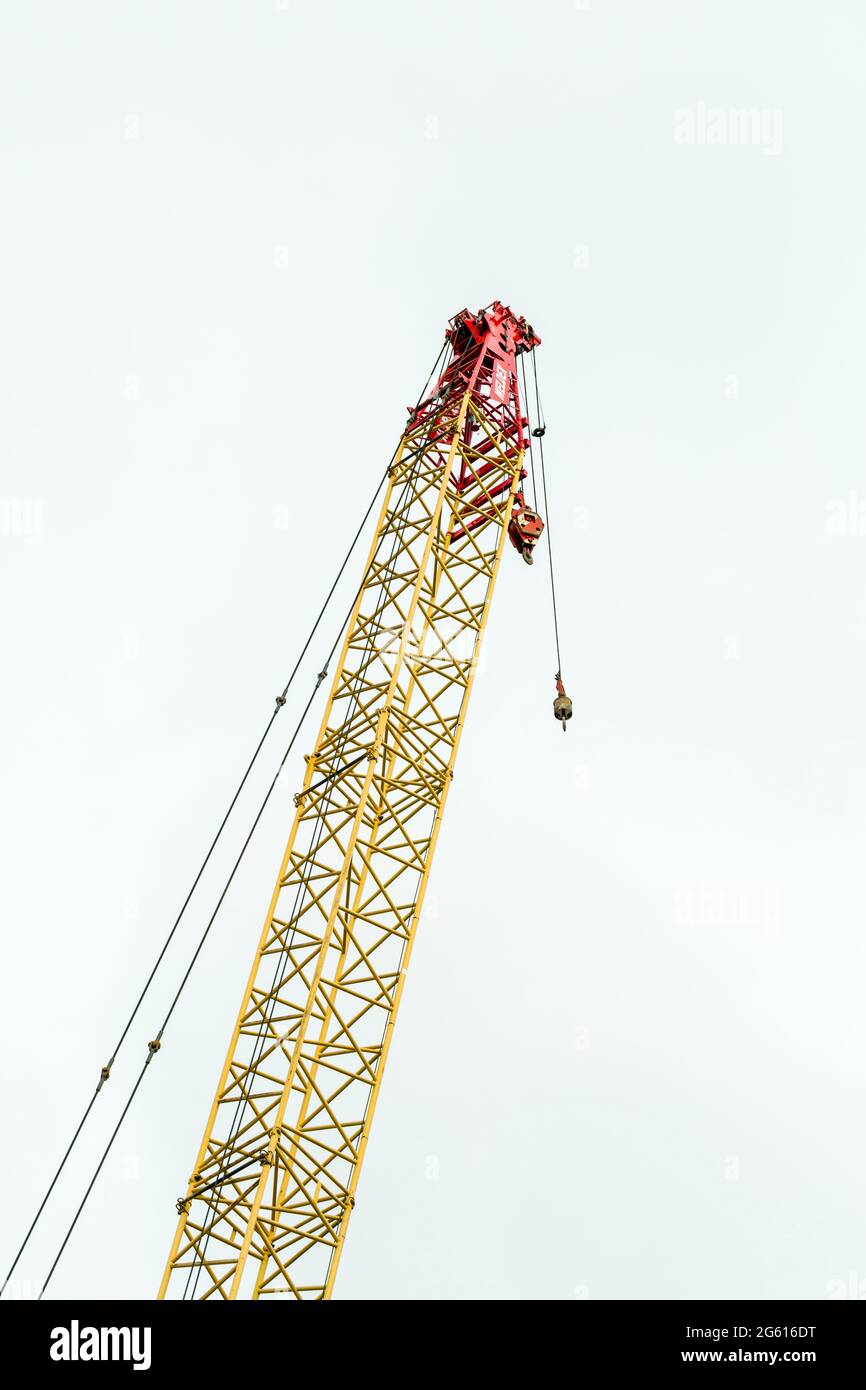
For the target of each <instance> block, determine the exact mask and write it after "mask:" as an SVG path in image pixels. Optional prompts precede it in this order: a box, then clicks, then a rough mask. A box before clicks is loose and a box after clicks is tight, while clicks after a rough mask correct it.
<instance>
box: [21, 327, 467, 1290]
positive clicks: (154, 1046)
mask: <svg viewBox="0 0 866 1390" xmlns="http://www.w3.org/2000/svg"><path fill="white" fill-rule="evenodd" d="M449 346H450V345H449V342H448V339H446V342H445V343H443V345H442V347H441V350H439V353H438V356H436V360H435V363H434V366H432V368H431V371H430V375H428V378H427V382H425V385H424V389H423V392H421V395H420V396H418V399H417V402H416V406H414V409H416V410H417V407H418V406H420V404H421V402H423V400H424V398H425V395H427V389H428V386H430V382H431V379H432V378H434V375H435V374H436V373H438V371H439V366H441V361H442V359H443V356H445V354H446V352H448V350H449ZM399 448H400V442H398V446H396V449H395V450H393V453H392V456H391V460H389V463H388V467H386V468H385V473H384V474H382V477H381V480H379V482H378V486H377V489H375V493H374V495H373V499H371V502H370V505H368V507H367V512H366V513H364V518H363V520H361V524H360V525H359V528H357V531H356V535H354V538H353V541H352V546H350V549H349V552H348V555H346V557H345V559H343V563H342V564H341V569H339V571H338V575H336V578H335V581H334V584H332V585H331V589H329V591H328V596H327V599H325V602H324V605H322V607H321V610H320V613H318V617H317V619H316V623H314V626H313V630H311V632H310V635H309V638H307V641H306V644H304V646H303V651H302V653H300V656H299V657H297V660H296V663H295V667H293V670H292V674H291V676H289V680H288V682H286V685H285V688H284V691H282V694H281V695H279V696H277V703H275V709H274V712H272V714H271V717H270V720H268V724H267V727H265V730H264V734H263V735H261V739H260V741H259V746H257V748H256V753H254V756H253V759H252V762H250V765H249V767H247V770H246V773H245V776H243V778H242V781H240V784H239V787H238V791H236V792H235V796H234V798H232V802H231V805H229V809H228V810H227V813H225V816H224V819H222V823H221V826H220V831H218V833H217V837H215V838H214V842H213V844H211V848H210V849H209V853H207V858H206V859H204V863H203V865H202V869H200V870H199V873H197V876H196V880H195V883H193V887H192V888H190V891H189V894H188V897H186V901H185V903H183V908H182V909H181V913H179V915H178V920H177V922H175V923H174V926H172V929H171V933H170V935H168V938H167V941H165V944H164V947H163V949H161V952H160V956H158V958H157V962H156V965H154V967H153V970H152V973H150V976H149V979H147V983H146V986H145V990H143V991H142V995H140V997H139V1001H138V1004H136V1006H135V1009H133V1013H132V1016H131V1019H129V1023H128V1024H126V1029H125V1030H124V1034H122V1037H121V1042H122V1040H124V1038H125V1036H126V1033H128V1031H129V1026H131V1023H132V1019H133V1017H135V1013H138V1009H139V1006H140V1004H142V1001H143V998H145V994H146V992H147V988H149V986H150V983H152V980H153V977H154V974H156V970H157V967H158V965H160V962H161V959H163V956H164V954H165V951H167V948H168V944H170V941H171V937H172V935H174V931H175V930H177V926H178V922H179V919H181V916H182V913H183V909H185V908H186V903H188V902H189V898H190V897H192V892H193V890H195V887H196V884H197V881H199V878H200V877H202V872H203V869H204V866H206V863H207V859H209V858H210V855H211V852H213V848H214V845H215V842H217V840H218V838H220V834H221V831H222V827H224V826H225V821H227V820H228V816H229V813H231V809H232V806H234V805H235V802H236V799H238V795H239V792H240V790H242V787H243V784H245V781H246V778H247V777H249V773H250V769H252V766H253V763H254V762H256V758H257V756H259V752H260V749H261V746H263V744H264V741H265V738H267V734H268V733H270V728H271V726H272V723H274V720H275V717H277V714H278V713H279V710H281V709H282V706H284V705H285V695H286V692H288V689H289V687H291V684H292V681H293V678H295V674H296V673H297V669H299V666H300V662H302V659H303V656H304V653H306V651H307V648H309V646H310V642H311V639H313V635H314V632H316V630H317V627H318V624H320V621H321V619H322V616H324V612H325V609H327V606H328V602H329V599H331V596H332V594H334V591H335V588H336V585H338V582H339V578H341V575H342V573H343V570H345V567H346V564H348V562H349V556H350V555H352V550H353V549H354V545H356V543H357V539H359V537H360V534H361V531H363V528H364V525H366V523H367V518H368V517H370V513H371V512H373V507H374V505H375V500H377V498H378V495H379V492H381V489H382V485H384V482H385V480H386V478H388V475H389V473H391V467H392V464H393V461H395V459H396V455H398V450H399ZM374 557H375V556H374ZM367 573H368V571H367V570H366V571H364V577H363V580H361V584H360V585H359V588H357V589H356V592H354V596H353V599H352V605H350V607H349V610H348V613H346V617H345V619H343V621H342V624H341V628H339V632H338V634H336V638H335V641H334V644H332V646H331V651H329V652H328V656H327V660H325V663H324V666H322V670H321V671H320V673H318V676H317V680H316V685H314V688H313V691H311V694H310V698H309V701H307V703H306V705H304V709H303V712H302V714H300V719H299V720H297V724H296V726H295V731H293V734H292V738H291V739H289V744H288V746H286V751H285V753H284V755H282V759H281V762H279V766H278V769H277V773H275V774H274V778H272V781H271V784H270V787H268V790H267V792H265V795H264V799H263V802H261V805H260V808H259V812H257V813H256V817H254V820H253V824H252V827H250V831H249V834H247V837H246V840H245V841H243V845H242V848H240V852H239V855H238V858H236V860H235V865H234V867H232V870H231V873H229V876H228V878H227V881H225V885H224V888H222V892H221V894H220V898H218V901H217V906H215V908H214V910H213V913H211V917H210V920H209V923H207V926H206V929H204V931H203V933H202V937H200V938H199V944H197V945H196V949H195V952H193V955H192V958H190V960H189V965H188V967H186V970H185V973H183V976H182V980H181V984H179V987H178V991H177V994H175V997H174V999H172V1002H171V1005H170V1009H168V1012H167V1015H165V1017H164V1019H163V1023H161V1026H160V1030H158V1033H157V1034H156V1038H154V1040H153V1041H152V1042H149V1044H147V1058H146V1061H145V1063H143V1066H142V1069H140V1072H139V1076H138V1079H136V1081H135V1084H133V1087H132V1091H131V1093H129V1097H128V1099H126V1104H125V1105H124V1109H122V1112H121V1116H120V1119H118V1122H117V1125H115V1127H114V1130H113V1131H111V1137H110V1138H108V1143H107V1145H106V1148H104V1151H103V1155H101V1158H100V1161H99V1163H97V1165H96V1169H95V1172H93V1176H92V1179H90V1181H89V1184H88V1187H86V1190H85V1195H83V1197H82V1201H81V1204H79V1207H78V1209H76V1212H75V1216H74V1218H72V1222H71V1225H70V1227H68V1230H67V1234H65V1236H64V1240H63V1243H61V1245H60V1250H58V1251H57V1255H56V1257H54V1261H53V1264H51V1268H50V1269H49V1273H47V1276H46V1280H44V1283H43V1286H42V1290H40V1293H39V1300H42V1297H43V1294H44V1291H46V1289H47V1286H49V1280H50V1279H51V1276H53V1273H54V1269H56V1268H57V1264H58V1261H60V1258H61V1255H63V1252H64V1250H65V1247H67V1243H68V1240H70V1237H71V1234H72V1232H74V1230H75V1226H76V1223H78V1219H79V1216H81V1213H82V1211H83V1208H85V1204H86V1201H88V1198H89V1195H90V1193H92V1190H93V1186H95V1183H96V1180H97V1177H99V1175H100V1172H101V1168H103V1165H104V1162H106V1159H107V1156H108V1154H110V1151H111V1147H113V1145H114V1140H115V1138H117V1136H118V1133H120V1129H121V1126H122V1123H124V1120H125V1118H126V1113H128V1111H129V1106H131V1105H132V1101H133V1099H135V1095H136V1093H138V1088H139V1086H140V1084H142V1080H143V1079H145V1073H146V1070H147V1068H149V1065H150V1062H152V1061H153V1058H154V1055H156V1052H157V1051H158V1049H160V1044H161V1037H163V1033H164V1030H165V1027H167V1024H168V1022H170V1019H171V1015H172V1013H174V1011H175V1008H177V1004H178V1001H179V998H181V994H182V991H183V987H185V986H186V981H188V980H189V976H190V973H192V969H193V966H195V963H196V960H197V958H199V955H200V952H202V948H203V945H204V942H206V940H207V935H209V934H210V930H211V927H213V924H214V922H215V917H217V913H218V910H220V908H221V905H222V901H224V898H225V895H227V892H228V890H229V887H231V884H232V880H234V877H235V873H236V872H238V869H239V866H240V860H242V859H243V855H245V853H246V849H247V847H249V844H250V840H252V838H253V834H254V831H256V828H257V826H259V821H260V820H261V816H263V813H264V809H265V806H267V803H268V801H270V798H271V794H272V791H274V788H275V785H277V781H278V778H279V774H281V771H282V769H284V766H285V763H286V759H288V756H289V753H291V751H292V748H293V745H295V741H296V738H297V735H299V733H300V728H302V726H303V723H304V720H306V717H307V713H309V710H310V706H311V705H313V701H314V698H316V694H317V691H318V687H320V685H321V684H322V681H324V680H325V677H327V674H328V666H329V663H331V659H332V656H334V652H335V651H336V646H338V644H339V641H341V638H342V634H343V631H345V630H346V626H348V623H349V620H350V617H352V612H353V609H354V605H356V602H357V598H359V595H360V594H361V591H363V588H364V585H366V582H367ZM117 1051H120V1044H118V1047H117V1048H115V1054H117ZM113 1061H114V1058H113ZM106 1079H107V1077H106V1074H104V1069H103V1074H101V1076H100V1084H99V1086H97V1088H96V1091H95V1093H93V1097H92V1098H90V1104H89V1105H88V1109H86V1111H85V1115H83V1116H82V1119H81V1122H79V1125H78V1129H76V1130H75V1134H74V1137H72V1141H71V1144H70V1147H68V1148H67V1152H65V1154H64V1158H63V1161H61V1165H60V1168H58V1169H57V1172H56V1175H54V1177H53V1180H51V1184H50V1187H49V1190H47V1191H46V1195H44V1197H43V1200H42V1204H40V1207H39V1209H38V1212H36V1216H35V1218H33V1222H32V1223H31V1227H29V1230H28V1233H26V1236H25V1240H24V1243H22V1245H21V1248H19V1250H18V1254H17V1255H15V1259H14V1262H13V1266H11V1268H10V1272H8V1275H7V1277H6V1280H4V1282H3V1286H1V1287H0V1295H1V1294H3V1290H4V1289H6V1286H7V1283H8V1279H10V1277H11V1275H13V1272H14V1269H15V1266H17V1264H18V1261H19V1258H21V1255H22V1252H24V1250H25V1247H26V1244H28V1241H29V1238H31V1234H32V1232H33V1229H35V1226H36V1222H38V1220H39V1216H40V1215H42V1211H43V1208H44V1205H46V1202H47V1200H49V1197H50V1193H51V1190H53V1187H54V1184H56V1181H57V1179H58V1177H60V1173H61V1170H63V1168H64V1165H65V1162H67V1158H68V1156H70V1154H71V1151H72V1147H74V1144H75V1140H76V1138H78V1136H79V1133H81V1130H82V1127H83V1123H85V1120H86V1118H88V1115H89V1112H90V1109H92V1106H93V1102H95V1099H96V1095H97V1094H99V1091H100V1088H101V1084H103V1081H104V1080H106ZM39 1300H38V1301H39Z"/></svg>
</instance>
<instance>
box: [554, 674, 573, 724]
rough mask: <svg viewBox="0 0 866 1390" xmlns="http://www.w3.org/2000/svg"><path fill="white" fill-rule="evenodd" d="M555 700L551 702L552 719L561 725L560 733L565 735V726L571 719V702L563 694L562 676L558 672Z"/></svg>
mask: <svg viewBox="0 0 866 1390" xmlns="http://www.w3.org/2000/svg"><path fill="white" fill-rule="evenodd" d="M555 680H556V699H555V700H554V702H553V717H554V719H558V720H559V721H560V723H561V724H562V732H563V733H565V726H566V724H567V722H568V720H569V719H570V718H571V715H572V709H571V701H570V700H569V698H568V696H567V695H566V693H565V686H564V685H563V684H562V676H561V675H560V673H559V671H557V673H556V677H555Z"/></svg>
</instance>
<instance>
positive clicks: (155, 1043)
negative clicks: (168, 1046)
mask: <svg viewBox="0 0 866 1390" xmlns="http://www.w3.org/2000/svg"><path fill="white" fill-rule="evenodd" d="M161 1047H162V1043H161V1042H160V1040H159V1038H153V1039H151V1041H150V1042H149V1043H148V1044H147V1050H148V1052H149V1053H150V1055H151V1057H155V1056H156V1054H157V1052H159V1049H160V1048H161Z"/></svg>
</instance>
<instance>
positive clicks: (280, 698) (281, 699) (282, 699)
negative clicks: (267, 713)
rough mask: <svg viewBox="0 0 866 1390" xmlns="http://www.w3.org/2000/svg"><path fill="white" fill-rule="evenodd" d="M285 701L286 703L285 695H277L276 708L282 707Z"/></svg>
mask: <svg viewBox="0 0 866 1390" xmlns="http://www.w3.org/2000/svg"><path fill="white" fill-rule="evenodd" d="M285 703H286V697H285V695H278V696H277V709H282V707H283V705H284V704H285Z"/></svg>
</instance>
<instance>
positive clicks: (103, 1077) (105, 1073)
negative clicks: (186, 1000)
mask: <svg viewBox="0 0 866 1390" xmlns="http://www.w3.org/2000/svg"><path fill="white" fill-rule="evenodd" d="M389 467H390V465H389ZM387 476H388V475H387V471H386V473H384V474H383V476H382V478H381V479H380V481H379V484H378V486H377V488H376V491H375V493H374V494H373V497H372V499H371V501H370V505H369V506H368V508H367V510H366V512H365V513H364V518H363V520H362V522H361V524H360V526H359V527H358V529H357V531H356V532H355V535H354V537H353V539H352V543H351V545H350V546H349V549H348V551H347V552H346V556H345V559H344V560H343V563H342V564H341V566H340V568H339V570H338V572H337V577H336V579H335V580H334V582H333V584H332V585H331V588H330V589H329V591H328V594H327V597H326V598H325V601H324V603H323V604H322V607H321V608H320V610H319V614H318V617H317V618H316V621H315V622H314V624H313V626H312V628H311V630H310V633H309V636H308V637H307V640H306V642H305V643H304V645H303V648H302V649H301V653H300V656H299V657H298V659H297V661H296V662H295V665H294V667H293V669H292V672H291V674H290V676H289V678H288V680H287V681H286V684H285V685H284V686H283V689H282V692H281V693H280V694H279V695H278V696H277V698H276V703H275V705H274V708H273V711H272V712H271V716H270V718H269V719H268V722H267V724H266V725H265V728H264V731H263V733H262V735H261V737H260V739H259V741H258V743H257V744H256V748H255V751H254V753H253V755H252V757H251V758H250V761H249V763H248V764H247V767H246V771H245V772H244V774H243V776H242V778H241V780H240V782H239V783H238V785H237V787H236V789H235V793H234V795H233V797H232V799H231V801H230V802H229V804H228V808H227V810H226V812H225V815H224V816H223V818H222V820H221V821H220V824H219V827H218V829H217V832H216V834H215V835H214V837H213V839H212V840H211V843H210V846H209V848H208V851H207V853H206V855H205V857H204V859H203V860H202V862H201V864H200V865H199V869H198V872H197V874H196V876H195V878H194V879H193V881H192V884H191V886H190V888H189V891H188V892H187V895H186V897H185V898H184V900H183V903H182V905H181V909H180V911H179V912H178V914H177V916H176V917H175V919H174V922H173V924H172V926H171V930H170V931H169V933H168V935H167V936H166V938H165V941H164V942H163V944H162V947H161V949H160V952H159V955H158V956H157V957H156V960H155V961H154V963H153V965H152V967H151V970H150V974H149V975H148V976H147V979H146V980H145V982H144V987H143V989H142V990H141V993H140V994H139V996H138V999H137V1000H136V1002H135V1005H134V1006H133V1009H132V1012H131V1013H130V1015H129V1018H128V1019H127V1021H126V1024H125V1025H124V1028H123V1031H122V1033H121V1034H120V1037H119V1038H118V1040H117V1042H116V1043H115V1045H114V1048H113V1049H112V1052H111V1056H110V1057H109V1059H108V1061H107V1062H106V1064H105V1066H104V1067H103V1068H102V1070H101V1072H100V1075H99V1081H98V1083H97V1086H96V1089H95V1091H94V1092H93V1095H92V1096H91V1097H90V1100H89V1101H88V1103H87V1107H86V1109H85V1111H84V1114H83V1115H82V1117H81V1119H80V1120H79V1121H78V1125H77V1127H76V1129H75V1131H74V1133H73V1135H72V1139H71V1140H70V1142H69V1145H68V1147H67V1149H66V1152H65V1153H64V1155H63V1157H62V1159H61V1160H60V1163H59V1165H58V1167H57V1170H56V1172H55V1174H54V1176H53V1178H52V1179H51V1182H50V1183H49V1185H48V1188H47V1190H46V1192H45V1195H44V1197H43V1198H42V1201H41V1202H40V1204H39V1207H38V1209H37V1212H36V1215H35V1216H34V1218H33V1220H32V1222H31V1223H30V1227H29V1229H28V1231H27V1234H26V1235H25V1237H24V1239H23V1241H22V1242H21V1245H20V1246H19V1248H18V1252H17V1254H16V1256H15V1258H14V1260H13V1261H12V1264H11V1266H10V1267H9V1271H8V1273H7V1275H6V1278H5V1279H4V1280H3V1283H2V1285H0V1297H2V1295H3V1293H4V1291H5V1289H6V1286H7V1284H8V1283H9V1280H10V1279H11V1277H12V1275H13V1274H14V1272H15V1269H16V1267H17V1265H18V1261H19V1260H20V1259H21V1256H22V1255H23V1254H24V1251H25V1249H26V1248H27V1245H28V1242H29V1240H30V1237H31V1236H32V1234H33V1232H34V1230H35V1229H36V1225H37V1223H38V1221H39V1218H40V1217H41V1215H42V1212H43V1211H44V1209H45V1207H46V1205H47V1203H48V1199H49V1197H50V1196H51V1193H52V1192H53V1191H54V1188H55V1186H56V1184H57V1181H58V1179H59V1177H60V1175H61V1173H62V1172H63V1169H64V1168H65V1166H66V1163H67V1160H68V1158H69V1155H70V1154H71V1153H72V1150H73V1149H74V1147H75V1144H76V1142H77V1140H78V1136H79V1135H80V1133H81V1131H82V1129H83V1128H84V1126H85V1124H86V1122H87V1119H88V1117H89V1115H90V1112H91V1110H92V1109H93V1106H94V1104H95V1103H96V1098H97V1096H98V1095H99V1093H100V1091H101V1090H102V1088H103V1086H104V1085H105V1082H106V1081H108V1079H109V1077H110V1076H111V1069H112V1067H113V1066H114V1063H115V1061H116V1060H117V1054H118V1053H119V1052H120V1049H121V1047H122V1046H123V1044H124V1042H125V1041H126V1037H127V1034H128V1033H129V1030H130V1028H131V1027H132V1025H133V1023H134V1022H135V1019H136V1017H137V1016H138V1012H139V1010H140V1008H141V1006H142V1004H143V1003H144V1000H145V997H146V995H147V993H148V991H149V989H150V987H151V985H152V984H153V981H154V979H155V977H156V974H157V971H158V970H159V967H160V965H161V964H162V962H163V960H164V958H165V954H166V952H167V950H168V948H169V946H170V945H171V943H172V941H173V939H174V936H175V933H176V932H177V929H178V927H179V926H180V923H181V921H182V919H183V916H184V914H185V912H186V909H187V908H188V906H189V904H190V901H191V899H192V896H193V893H194V892H195V890H196V888H197V887H198V885H199V883H200V882H201V877H202V875H203V873H204V871H205V869H206V868H207V866H208V864H209V863H210V860H211V858H212V856H213V852H214V850H215V849H216V847H217V845H218V843H219V841H220V839H221V837H222V833H223V831H224V830H225V827H226V824H227V823H228V819H229V817H230V815H231V813H232V811H233V810H234V808H235V806H236V804H237V801H238V797H239V796H240V794H241V792H242V791H243V789H244V787H245V786H246V784H247V781H248V780H249V776H250V773H251V772H252V770H253V768H254V766H255V764H256V762H257V761H258V757H259V754H260V753H261V751H262V748H263V747H264V744H265V740H266V739H267V737H268V734H269V733H270V731H271V728H272V726H273V724H274V721H275V720H276V718H277V715H278V714H279V713H280V710H281V709H282V708H283V706H284V705H285V703H286V696H287V694H288V692H289V689H290V688H291V685H292V682H293V681H294V679H295V676H296V675H297V673H298V669H299V667H300V665H301V662H302V661H303V659H304V656H305V655H306V653H307V651H308V649H309V646H310V643H311V642H312V640H313V637H314V636H315V634H316V631H317V630H318V627H319V624H320V623H321V621H322V618H323V617H324V615H325V611H326V609H327V607H328V604H329V603H330V601H331V598H332V597H333V594H334V590H335V589H336V587H337V584H338V583H339V581H340V579H341V578H342V575H343V572H344V570H345V568H346V565H347V564H348V562H349V559H350V557H351V555H352V552H353V551H354V549H355V546H356V545H357V543H358V540H359V538H360V536H361V533H362V531H363V529H364V527H365V525H366V523H367V520H368V518H369V516H370V513H371V511H372V510H373V507H374V506H375V504H376V499H377V497H378V496H379V493H380V492H381V491H382V486H383V484H384V482H385V479H386V478H387ZM317 688H318V687H317Z"/></svg>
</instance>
